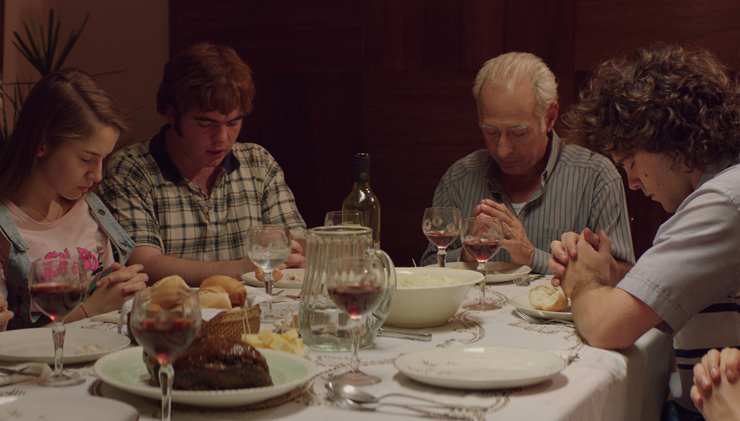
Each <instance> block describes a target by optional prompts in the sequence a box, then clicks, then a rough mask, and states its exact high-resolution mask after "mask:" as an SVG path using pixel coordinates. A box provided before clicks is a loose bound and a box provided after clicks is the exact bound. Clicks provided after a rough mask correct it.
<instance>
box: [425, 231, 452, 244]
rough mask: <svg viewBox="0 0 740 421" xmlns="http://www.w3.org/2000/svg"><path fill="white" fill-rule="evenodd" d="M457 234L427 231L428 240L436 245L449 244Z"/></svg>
mask: <svg viewBox="0 0 740 421" xmlns="http://www.w3.org/2000/svg"><path fill="white" fill-rule="evenodd" d="M458 235H459V234H450V233H448V232H446V231H434V232H430V233H427V238H428V239H429V241H430V242H431V243H432V244H434V245H435V246H437V247H447V246H449V245H450V244H451V243H452V242H453V241H455V239H456V238H457V237H458Z"/></svg>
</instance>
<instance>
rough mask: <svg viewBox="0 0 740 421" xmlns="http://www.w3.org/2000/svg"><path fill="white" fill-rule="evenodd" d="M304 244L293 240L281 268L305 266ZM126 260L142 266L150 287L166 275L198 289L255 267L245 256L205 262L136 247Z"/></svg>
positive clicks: (302, 241)
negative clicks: (217, 278) (207, 281)
mask: <svg viewBox="0 0 740 421" xmlns="http://www.w3.org/2000/svg"><path fill="white" fill-rule="evenodd" d="M305 242H306V240H304V239H302V238H299V239H298V240H293V247H292V249H291V253H290V255H289V256H288V259H287V260H286V261H285V263H284V264H283V265H281V266H280V267H281V268H284V267H297V268H302V267H305V266H306V258H305V257H304V255H303V250H304V248H303V245H305ZM128 261H129V263H130V264H134V263H139V264H142V265H143V266H144V272H145V273H146V274H147V275H149V284H150V285H151V284H153V283H154V282H157V281H158V280H160V279H162V278H164V277H166V276H170V275H179V276H180V277H181V278H183V279H184V280H185V282H187V284H188V285H190V286H193V287H197V286H199V285H200V283H201V282H202V281H203V280H204V279H206V278H208V277H209V276H213V275H226V276H230V277H232V278H235V279H241V276H242V275H243V274H245V273H247V272H252V271H254V270H255V268H256V266H255V265H254V263H252V261H251V260H249V258H248V257H244V258H242V259H240V260H223V261H216V262H204V261H197V260H189V259H182V258H179V257H173V256H167V255H164V254H162V251H161V250H160V249H158V248H156V247H152V246H137V247H136V248H135V249H134V251H133V252H132V253H131V257H130V258H129V260H128Z"/></svg>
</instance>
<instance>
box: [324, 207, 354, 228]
mask: <svg viewBox="0 0 740 421" xmlns="http://www.w3.org/2000/svg"><path fill="white" fill-rule="evenodd" d="M332 225H362V214H361V213H360V211H355V210H345V211H331V212H327V213H326V217H325V218H324V226H325V227H330V226H332Z"/></svg>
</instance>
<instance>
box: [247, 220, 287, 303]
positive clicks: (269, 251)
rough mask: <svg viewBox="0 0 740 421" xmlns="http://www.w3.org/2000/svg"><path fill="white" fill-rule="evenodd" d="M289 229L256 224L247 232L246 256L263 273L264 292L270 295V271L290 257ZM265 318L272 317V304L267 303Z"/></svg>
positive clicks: (280, 226) (282, 226)
mask: <svg viewBox="0 0 740 421" xmlns="http://www.w3.org/2000/svg"><path fill="white" fill-rule="evenodd" d="M291 243H292V240H291V236H290V228H288V226H287V225H285V224H258V225H253V226H251V227H249V229H248V230H247V255H248V256H249V259H250V260H251V261H252V263H254V264H255V265H257V266H258V267H259V268H260V269H262V270H263V271H264V272H265V280H264V282H265V292H267V294H269V295H272V286H273V283H274V282H273V278H272V271H274V270H275V269H277V268H278V267H279V266H280V265H282V264H283V262H285V260H286V259H287V258H288V256H289V255H290V249H291ZM265 316H266V317H271V316H272V303H271V302H270V301H268V302H267V314H265Z"/></svg>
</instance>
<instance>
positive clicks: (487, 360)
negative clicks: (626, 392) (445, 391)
mask: <svg viewBox="0 0 740 421" xmlns="http://www.w3.org/2000/svg"><path fill="white" fill-rule="evenodd" d="M395 365H396V368H397V369H398V370H399V371H400V372H401V373H403V374H405V375H406V376H407V377H410V378H412V379H414V380H416V381H418V382H421V383H426V384H430V385H432V386H442V387H449V388H455V389H504V388H511V387H524V386H529V385H533V384H536V383H540V382H542V381H545V380H547V379H549V378H550V377H552V376H554V375H556V374H557V373H559V372H560V371H561V370H563V369H564V368H565V366H566V363H565V360H563V359H562V358H561V357H559V356H557V355H555V354H551V353H549V352H546V351H539V350H535V349H526V348H504V347H490V346H465V347H450V348H435V349H428V350H424V351H417V352H413V353H410V354H405V355H401V356H400V357H398V358H396V362H395Z"/></svg>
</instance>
